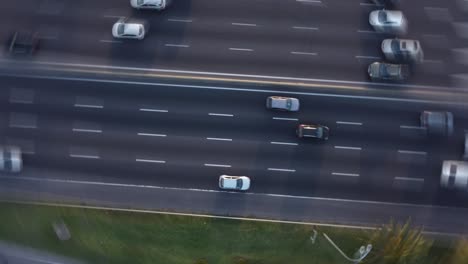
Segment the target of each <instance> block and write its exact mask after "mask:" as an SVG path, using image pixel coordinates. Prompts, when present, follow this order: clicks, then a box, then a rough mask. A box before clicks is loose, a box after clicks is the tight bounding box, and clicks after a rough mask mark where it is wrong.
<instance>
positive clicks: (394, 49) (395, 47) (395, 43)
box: [390, 39, 400, 53]
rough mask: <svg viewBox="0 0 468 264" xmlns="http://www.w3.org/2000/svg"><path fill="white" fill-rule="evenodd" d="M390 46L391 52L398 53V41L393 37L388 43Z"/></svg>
mask: <svg viewBox="0 0 468 264" xmlns="http://www.w3.org/2000/svg"><path fill="white" fill-rule="evenodd" d="M390 48H391V49H392V52H393V53H400V41H398V40H396V39H394V40H392V43H391V44H390Z"/></svg>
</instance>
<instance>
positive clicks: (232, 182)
mask: <svg viewBox="0 0 468 264" xmlns="http://www.w3.org/2000/svg"><path fill="white" fill-rule="evenodd" d="M219 188H221V189H226V190H239V191H246V190H248V189H249V188H250V178H249V177H247V176H229V175H221V176H219Z"/></svg>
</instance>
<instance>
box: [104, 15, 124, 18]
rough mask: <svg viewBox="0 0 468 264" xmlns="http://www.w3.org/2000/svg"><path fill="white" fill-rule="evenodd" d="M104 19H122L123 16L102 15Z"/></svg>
mask: <svg viewBox="0 0 468 264" xmlns="http://www.w3.org/2000/svg"><path fill="white" fill-rule="evenodd" d="M104 17H106V18H122V17H125V16H114V15H104Z"/></svg>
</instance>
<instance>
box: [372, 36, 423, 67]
mask: <svg viewBox="0 0 468 264" xmlns="http://www.w3.org/2000/svg"><path fill="white" fill-rule="evenodd" d="M381 48H382V53H383V54H384V55H385V58H387V60H389V61H392V62H397V63H421V62H422V61H423V60H424V52H423V50H422V48H421V45H420V43H419V41H417V40H412V39H384V40H383V41H382V46H381Z"/></svg>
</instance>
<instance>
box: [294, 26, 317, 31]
mask: <svg viewBox="0 0 468 264" xmlns="http://www.w3.org/2000/svg"><path fill="white" fill-rule="evenodd" d="M292 28H293V29H300V30H319V28H318V27H300V26H294V27H292Z"/></svg>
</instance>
